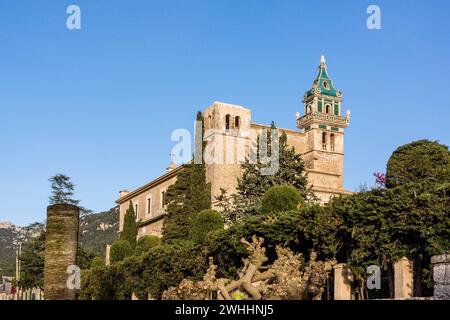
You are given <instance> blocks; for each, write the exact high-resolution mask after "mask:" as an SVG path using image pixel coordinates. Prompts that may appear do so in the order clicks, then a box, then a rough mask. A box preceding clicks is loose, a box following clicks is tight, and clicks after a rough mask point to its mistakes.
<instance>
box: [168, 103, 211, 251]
mask: <svg viewBox="0 0 450 320" xmlns="http://www.w3.org/2000/svg"><path fill="white" fill-rule="evenodd" d="M197 120H200V121H203V117H202V114H201V112H199V113H197ZM202 128H203V125H202ZM204 147H205V145H204V144H202V149H204ZM202 154H203V153H202ZM165 204H167V216H166V218H165V219H164V228H163V241H164V242H171V241H173V240H179V239H187V238H188V237H189V229H190V224H191V220H192V217H193V215H194V214H195V213H198V212H200V211H202V210H205V209H210V208H211V185H210V184H209V183H206V169H205V164H204V161H202V163H201V164H194V163H189V164H186V165H185V166H184V168H183V170H182V171H181V172H180V174H179V175H178V177H177V181H176V182H175V183H174V184H173V185H171V186H170V187H169V188H168V189H167V192H166V197H165Z"/></svg>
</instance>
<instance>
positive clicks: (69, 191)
mask: <svg viewBox="0 0 450 320" xmlns="http://www.w3.org/2000/svg"><path fill="white" fill-rule="evenodd" d="M49 181H50V182H51V190H52V193H51V195H50V197H49V204H50V205H53V204H70V205H73V206H77V207H79V209H80V212H81V214H82V215H87V214H90V213H92V210H89V209H86V208H84V207H82V206H80V205H79V204H80V200H75V199H73V193H74V190H75V185H74V184H73V183H72V182H71V181H70V177H68V176H66V175H64V174H57V175H55V176H53V177H51V178H50V179H49Z"/></svg>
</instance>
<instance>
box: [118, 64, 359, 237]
mask: <svg viewBox="0 0 450 320" xmlns="http://www.w3.org/2000/svg"><path fill="white" fill-rule="evenodd" d="M303 103H304V109H303V116H300V114H299V113H297V116H296V126H297V128H298V129H297V130H291V129H282V128H280V129H278V130H279V131H280V132H285V133H286V135H287V143H288V145H290V146H293V147H294V148H295V150H296V151H297V153H299V154H300V155H301V156H302V158H303V160H304V161H305V166H306V171H307V173H308V180H309V183H310V184H311V185H312V189H313V191H314V193H315V195H316V196H317V197H318V198H319V199H320V200H321V201H322V203H326V202H328V201H329V200H330V198H331V197H333V196H336V195H340V194H348V193H349V191H346V190H344V189H343V161H344V129H345V128H346V127H347V126H348V125H349V122H350V113H349V111H347V113H346V114H345V115H343V114H342V93H341V91H339V90H337V89H336V88H335V86H334V83H333V81H332V80H331V78H330V77H329V75H328V70H327V65H326V63H325V58H324V57H323V56H322V57H321V59H320V65H319V72H318V75H317V78H316V79H315V80H314V82H313V84H312V88H311V89H310V90H308V91H306V93H305V94H304V96H303ZM203 116H204V129H205V133H206V134H205V137H204V139H205V141H207V146H208V144H211V143H217V141H225V142H224V143H222V144H221V145H220V147H218V148H223V153H224V154H226V156H227V159H228V158H229V155H228V154H227V152H228V153H230V150H232V151H233V155H231V157H232V158H233V160H234V161H226V162H222V163H211V164H208V163H206V179H207V181H208V182H210V183H211V193H212V201H213V207H214V205H215V204H217V202H216V201H215V197H216V196H218V195H219V194H220V188H224V189H226V190H227V192H228V194H233V193H234V192H235V187H236V183H237V178H238V177H240V175H241V165H240V163H242V162H239V161H244V160H245V157H246V156H247V155H248V153H249V150H250V148H251V147H250V146H251V145H253V144H254V141H252V140H254V137H256V134H257V133H258V132H260V131H262V130H264V129H268V128H270V125H261V124H256V123H253V122H252V115H251V110H250V109H247V108H245V107H243V106H238V105H233V104H228V103H222V102H214V103H213V104H212V105H211V106H209V107H207V108H206V109H205V110H204V112H203ZM275 120H276V119H275ZM208 132H210V133H208ZM241 142H242V144H240V143H241ZM252 143H253V144H252ZM225 145H226V146H225ZM239 145H244V146H245V147H244V149H243V152H241V156H239V154H240V153H239V150H237V149H238V146H239ZM207 148H208V147H207ZM242 153H243V156H242ZM237 158H239V159H237ZM182 170H183V166H182V165H181V166H176V165H174V164H173V163H172V164H170V165H169V167H168V168H167V172H166V173H164V174H163V175H161V176H159V177H157V178H156V179H154V180H153V181H150V182H149V183H147V184H145V185H143V186H141V187H139V188H137V189H136V190H133V191H131V192H129V191H127V190H123V191H120V197H119V199H118V200H117V201H116V203H117V204H118V205H119V207H120V225H119V231H121V230H122V228H123V220H124V216H125V212H126V210H127V209H128V207H129V203H130V201H131V203H132V205H133V207H134V209H135V212H136V213H137V220H140V221H141V224H140V227H139V232H138V236H142V235H156V236H161V231H162V226H163V219H164V215H165V208H164V205H163V199H164V194H165V192H166V190H167V188H168V187H169V186H170V185H171V184H173V183H174V182H175V181H176V179H177V175H178V174H179V173H180V172H181V171H182Z"/></svg>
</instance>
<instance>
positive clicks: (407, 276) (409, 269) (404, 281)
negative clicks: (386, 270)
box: [394, 257, 414, 299]
mask: <svg viewBox="0 0 450 320" xmlns="http://www.w3.org/2000/svg"><path fill="white" fill-rule="evenodd" d="M413 270H414V269H413V263H412V261H410V260H408V258H406V257H403V258H401V259H400V260H398V261H397V262H395V263H394V298H395V299H409V298H412V297H413V292H414V291H413V290H414V286H413Z"/></svg>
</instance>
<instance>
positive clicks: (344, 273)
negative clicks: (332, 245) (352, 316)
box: [334, 263, 353, 300]
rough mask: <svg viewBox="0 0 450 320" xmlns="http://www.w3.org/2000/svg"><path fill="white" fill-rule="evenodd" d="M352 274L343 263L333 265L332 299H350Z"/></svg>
mask: <svg viewBox="0 0 450 320" xmlns="http://www.w3.org/2000/svg"><path fill="white" fill-rule="evenodd" d="M352 282H353V275H352V274H351V271H350V269H349V268H348V267H347V266H346V265H345V263H339V264H337V265H335V266H334V300H352Z"/></svg>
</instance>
